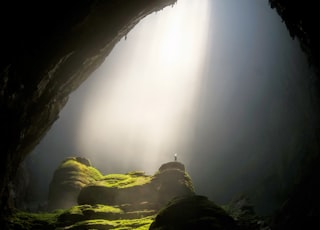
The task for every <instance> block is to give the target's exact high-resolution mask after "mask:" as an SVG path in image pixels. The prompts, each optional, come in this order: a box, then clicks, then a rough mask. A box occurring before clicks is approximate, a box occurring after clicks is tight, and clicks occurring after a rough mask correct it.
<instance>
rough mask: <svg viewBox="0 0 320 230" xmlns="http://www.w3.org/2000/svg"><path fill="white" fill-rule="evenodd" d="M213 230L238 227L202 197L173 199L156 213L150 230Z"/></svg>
mask: <svg viewBox="0 0 320 230" xmlns="http://www.w3.org/2000/svg"><path fill="white" fill-rule="evenodd" d="M170 229H175V230H179V229H184V230H185V229H202V230H203V229H214V230H220V229H221V230H222V229H223V230H228V229H230V230H236V229H238V226H237V224H236V222H235V221H234V220H233V218H232V217H230V216H229V215H228V214H227V213H226V212H225V211H224V210H223V209H222V208H221V207H219V206H218V205H216V204H214V203H213V202H212V201H209V200H208V199H207V198H206V197H204V196H196V195H194V196H185V197H179V198H175V199H173V200H172V201H171V202H169V203H168V204H167V206H166V207H164V208H163V209H162V210H160V212H159V213H158V215H157V217H156V219H155V221H154V222H153V223H152V224H151V226H150V230H170Z"/></svg>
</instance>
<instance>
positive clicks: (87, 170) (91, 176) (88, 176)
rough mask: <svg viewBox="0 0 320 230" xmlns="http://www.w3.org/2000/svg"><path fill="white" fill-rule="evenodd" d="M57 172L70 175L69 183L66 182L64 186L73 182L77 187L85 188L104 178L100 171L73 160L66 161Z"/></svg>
mask: <svg viewBox="0 0 320 230" xmlns="http://www.w3.org/2000/svg"><path fill="white" fill-rule="evenodd" d="M57 171H58V172H64V174H68V178H69V179H68V180H67V181H64V182H63V183H62V185H63V184H69V183H70V182H72V184H73V185H75V186H79V187H83V186H85V185H87V184H89V183H93V182H95V181H97V180H101V179H102V178H103V175H102V174H101V173H100V171H99V170H97V169H96V168H94V167H92V166H87V165H85V164H82V163H80V162H78V161H76V160H75V159H73V158H70V159H68V160H66V161H64V162H63V163H62V164H61V165H60V166H59V168H58V169H57Z"/></svg>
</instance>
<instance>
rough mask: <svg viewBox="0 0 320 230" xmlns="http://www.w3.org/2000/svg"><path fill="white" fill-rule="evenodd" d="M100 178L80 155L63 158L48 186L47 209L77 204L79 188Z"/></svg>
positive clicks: (97, 172) (88, 162)
mask: <svg viewBox="0 0 320 230" xmlns="http://www.w3.org/2000/svg"><path fill="white" fill-rule="evenodd" d="M101 178H102V174H101V173H100V172H99V171H98V170H97V169H95V168H94V167H92V166H91V164H90V161H89V160H87V159H86V158H82V157H70V158H67V159H65V160H64V161H63V162H62V163H61V165H60V166H59V167H58V168H57V169H56V171H55V173H54V175H53V178H52V181H51V183H50V188H49V200H48V208H49V210H53V209H60V208H69V207H71V206H73V205H76V204H77V197H78V195H79V192H80V190H81V189H82V188H83V187H84V186H86V185H88V184H90V183H92V182H95V181H97V180H100V179H101Z"/></svg>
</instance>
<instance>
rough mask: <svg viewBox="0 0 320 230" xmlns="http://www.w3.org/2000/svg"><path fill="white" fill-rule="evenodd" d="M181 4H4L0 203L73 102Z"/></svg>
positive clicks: (166, 0) (123, 0) (161, 0)
mask: <svg viewBox="0 0 320 230" xmlns="http://www.w3.org/2000/svg"><path fill="white" fill-rule="evenodd" d="M175 2H176V0H152V1H150V0H108V1H107V0H104V1H103V0H97V1H86V0H81V1H79V0H78V1H67V2H60V1H45V2H43V3H36V2H34V3H33V2H22V3H20V2H19V3H18V2H15V1H14V2H13V1H11V2H6V3H1V5H2V6H1V8H2V11H3V12H5V13H4V14H1V28H2V38H4V41H3V42H2V44H1V53H2V57H3V58H2V60H1V62H0V71H1V72H0V73H1V78H0V111H1V113H0V116H1V126H0V129H1V155H2V160H1V163H0V168H1V175H3V176H2V177H1V178H0V197H1V201H0V202H1V203H0V206H1V207H2V206H3V205H4V203H2V202H4V201H5V202H6V199H7V197H6V194H7V191H5V188H6V185H7V184H8V183H9V182H10V180H11V179H12V177H13V175H14V172H15V170H16V168H17V166H18V165H19V163H20V162H21V161H22V160H23V159H24V157H25V156H26V155H27V154H28V153H29V152H30V151H32V149H33V148H34V147H35V146H36V145H37V143H38V142H39V141H40V140H41V138H42V137H43V136H44V135H45V133H46V132H47V131H48V130H49V128H50V127H51V125H52V124H53V123H54V121H55V120H56V119H57V118H58V114H59V111H60V110H61V109H62V108H63V106H64V105H65V103H66V102H67V100H68V95H69V94H70V93H71V92H72V91H74V90H75V89H77V88H78V87H79V85H80V84H81V83H82V82H83V81H85V80H86V79H87V78H88V77H89V76H90V74H91V73H92V72H93V71H94V70H95V69H96V68H97V67H99V65H100V64H101V63H102V62H103V61H104V59H105V58H106V57H107V56H108V54H109V53H110V52H111V50H112V49H113V47H114V46H115V44H116V43H117V42H118V41H119V40H120V39H121V38H122V37H123V36H125V35H126V34H127V33H128V32H129V31H130V30H131V29H132V28H133V27H134V26H135V25H136V24H137V23H138V22H139V21H140V20H141V19H142V18H144V17H145V16H147V15H149V14H151V13H152V12H156V11H159V10H161V9H163V8H164V7H166V6H170V5H172V4H174V3H175Z"/></svg>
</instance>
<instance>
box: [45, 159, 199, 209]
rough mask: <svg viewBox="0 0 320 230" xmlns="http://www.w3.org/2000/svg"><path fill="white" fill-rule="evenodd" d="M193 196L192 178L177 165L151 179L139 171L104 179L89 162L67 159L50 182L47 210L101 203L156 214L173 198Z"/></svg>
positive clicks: (162, 169) (179, 164)
mask: <svg viewBox="0 0 320 230" xmlns="http://www.w3.org/2000/svg"><path fill="white" fill-rule="evenodd" d="M192 194H194V190H193V186H192V181H191V178H190V177H189V176H188V174H187V172H186V171H185V167H184V165H183V164H182V163H180V162H169V163H166V164H163V165H162V166H161V167H160V168H159V171H158V172H156V173H155V174H154V175H153V176H149V175H145V174H144V172H140V171H137V172H129V173H126V174H108V175H105V176H103V175H101V173H100V172H99V171H98V170H97V169H95V168H94V167H92V166H91V164H90V163H89V161H88V160H86V159H84V158H79V157H77V158H76V157H70V158H67V159H66V160H64V161H63V162H62V163H61V165H60V166H59V167H58V169H57V170H56V171H55V173H54V176H53V179H52V181H51V183H50V191H49V210H53V209H61V208H70V207H71V206H74V205H77V204H80V205H84V204H89V205H95V204H104V205H122V206H123V208H124V209H126V210H129V209H130V210H131V211H132V210H140V209H142V208H143V207H145V208H147V209H152V210H156V211H157V210H159V208H161V207H162V206H163V205H164V204H166V203H167V202H168V201H169V200H171V199H172V198H174V197H176V196H185V195H192Z"/></svg>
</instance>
